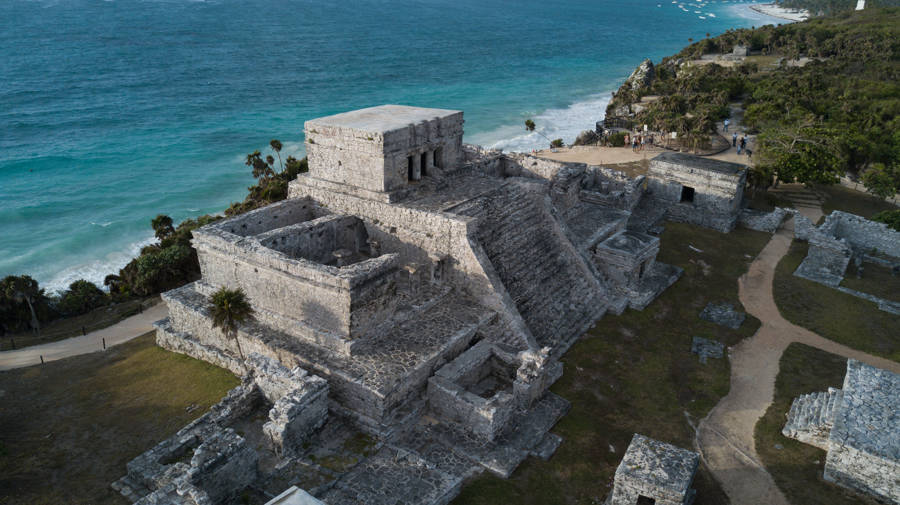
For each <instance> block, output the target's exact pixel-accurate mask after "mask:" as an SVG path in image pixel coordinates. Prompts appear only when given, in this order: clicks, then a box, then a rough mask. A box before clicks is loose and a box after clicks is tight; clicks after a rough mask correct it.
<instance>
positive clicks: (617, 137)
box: [609, 132, 625, 147]
mask: <svg viewBox="0 0 900 505" xmlns="http://www.w3.org/2000/svg"><path fill="white" fill-rule="evenodd" d="M609 145H611V146H613V147H625V132H615V133H612V134H610V135H609Z"/></svg>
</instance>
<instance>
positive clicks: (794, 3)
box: [776, 0, 900, 16]
mask: <svg viewBox="0 0 900 505" xmlns="http://www.w3.org/2000/svg"><path fill="white" fill-rule="evenodd" d="M776 3H777V4H778V5H780V6H782V7H788V8H791V9H806V10H807V11H809V13H810V14H812V15H813V16H826V15H831V14H836V13H838V12H845V11H851V10H853V9H855V8H856V0H777V1H776ZM898 6H900V1H898V0H866V8H869V9H871V8H872V7H898Z"/></svg>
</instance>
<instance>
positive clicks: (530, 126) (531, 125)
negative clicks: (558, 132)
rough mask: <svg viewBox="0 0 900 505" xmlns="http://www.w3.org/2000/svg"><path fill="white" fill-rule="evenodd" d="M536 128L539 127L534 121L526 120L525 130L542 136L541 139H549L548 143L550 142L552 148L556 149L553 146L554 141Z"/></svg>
mask: <svg viewBox="0 0 900 505" xmlns="http://www.w3.org/2000/svg"><path fill="white" fill-rule="evenodd" d="M536 128H537V125H535V124H534V121H533V120H531V119H526V120H525V129H526V130H528V131H530V132H535V133H537V134H538V135H540V136H541V137H544V138H545V139H547V142H550V147H554V146H553V142H554V141H553V140H551V139H550V137H548V136H546V135H544V134H543V133H541V132H539V131H538V130H536Z"/></svg>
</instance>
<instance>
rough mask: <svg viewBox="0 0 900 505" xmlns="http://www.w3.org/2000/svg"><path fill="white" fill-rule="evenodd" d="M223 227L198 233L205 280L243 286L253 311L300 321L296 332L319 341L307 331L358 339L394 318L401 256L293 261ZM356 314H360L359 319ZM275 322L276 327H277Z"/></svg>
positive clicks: (200, 258) (222, 284)
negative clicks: (339, 263) (333, 262)
mask: <svg viewBox="0 0 900 505" xmlns="http://www.w3.org/2000/svg"><path fill="white" fill-rule="evenodd" d="M322 219H324V220H325V221H326V222H328V223H332V222H342V221H341V220H338V221H334V219H337V218H330V217H326V218H322ZM223 224H226V225H227V224H228V222H227V221H226V222H224V223H223ZM220 228H221V226H220V227H204V228H201V229H200V230H196V231H195V232H194V240H193V244H194V247H195V248H196V249H197V257H198V259H199V261H200V270H201V272H202V273H203V279H204V282H205V283H207V284H209V285H212V286H216V287H219V286H226V287H229V288H237V287H240V288H242V289H243V290H244V292H245V293H246V294H247V296H248V298H249V299H250V301H251V302H252V303H253V306H254V307H257V308H259V309H262V310H263V311H268V312H271V313H273V314H274V315H277V316H282V317H283V318H287V319H289V320H292V321H295V322H296V331H290V332H291V333H293V334H295V335H297V336H299V337H301V338H317V337H314V336H311V335H310V331H309V330H307V328H313V329H315V330H318V331H320V332H324V333H333V334H337V335H342V336H344V337H351V336H358V335H359V334H361V333H363V332H365V331H366V330H367V329H368V328H370V327H371V326H374V325H377V324H379V323H380V322H382V321H383V320H384V318H385V317H387V315H388V314H389V312H390V310H389V309H390V308H391V301H390V299H389V298H388V296H387V295H389V294H390V293H392V292H393V290H394V289H395V286H394V282H395V281H394V275H395V274H396V271H397V268H398V263H397V262H398V257H397V255H396V254H384V255H382V256H379V257H376V258H371V259H367V260H364V261H360V262H357V263H354V264H352V265H349V266H345V267H341V268H337V267H333V266H328V265H322V264H319V263H316V262H314V261H310V260H306V259H304V258H300V259H296V258H290V257H288V256H287V255H286V254H284V253H282V252H279V251H276V250H274V249H270V248H268V247H265V246H263V245H262V244H260V243H259V241H258V240H257V239H256V238H255V237H244V238H238V237H237V236H235V235H232V234H230V233H229V232H226V231H223V230H221V229H220ZM350 231H351V232H352V233H353V234H358V233H359V232H360V230H356V229H354V230H350ZM270 233H272V232H270ZM267 236H270V235H263V237H267ZM353 240H357V238H354V239H353ZM354 311H357V312H359V313H360V314H358V315H356V317H354V314H353V312H354ZM275 319H277V318H273V324H278V321H275ZM301 321H302V323H301ZM282 322H283V321H282ZM290 324H291V323H289V322H288V326H290Z"/></svg>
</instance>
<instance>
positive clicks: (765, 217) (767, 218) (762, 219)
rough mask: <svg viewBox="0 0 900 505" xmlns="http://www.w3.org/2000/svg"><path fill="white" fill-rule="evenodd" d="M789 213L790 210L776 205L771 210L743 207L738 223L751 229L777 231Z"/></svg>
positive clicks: (767, 231)
mask: <svg viewBox="0 0 900 505" xmlns="http://www.w3.org/2000/svg"><path fill="white" fill-rule="evenodd" d="M788 215H790V212H788V210H787V209H783V208H781V207H776V208H775V210H773V211H771V212H762V211H758V210H753V209H743V210H741V213H740V215H739V216H738V224H739V225H741V226H743V227H744V228H748V229H751V230H756V231H764V232H766V233H775V232H776V231H778V228H779V227H780V226H781V223H783V222H784V220H785V219H786V218H787V216H788ZM795 226H796V225H795Z"/></svg>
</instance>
